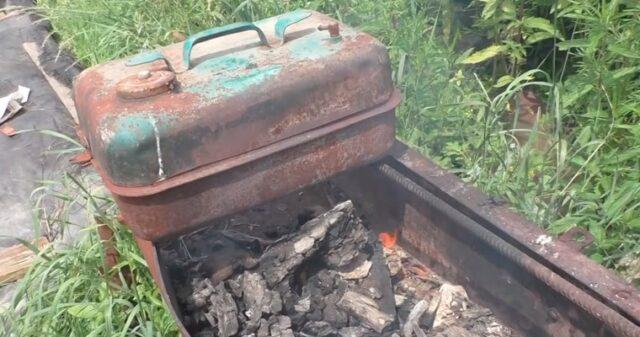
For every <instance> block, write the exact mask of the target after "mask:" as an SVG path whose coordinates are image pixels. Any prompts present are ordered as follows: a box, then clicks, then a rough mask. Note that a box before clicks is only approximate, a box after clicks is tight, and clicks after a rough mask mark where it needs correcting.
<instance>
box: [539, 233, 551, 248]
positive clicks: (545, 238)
mask: <svg viewBox="0 0 640 337" xmlns="http://www.w3.org/2000/svg"><path fill="white" fill-rule="evenodd" d="M552 241H553V238H551V237H550V236H549V235H540V236H538V237H537V238H536V241H535V243H536V244H538V245H540V246H546V245H548V244H550V243H551V242H552Z"/></svg>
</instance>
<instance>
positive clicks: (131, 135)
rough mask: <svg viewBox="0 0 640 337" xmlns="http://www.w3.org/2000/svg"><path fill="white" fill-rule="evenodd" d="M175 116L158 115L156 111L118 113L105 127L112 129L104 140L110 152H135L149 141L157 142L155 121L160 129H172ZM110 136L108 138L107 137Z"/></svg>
mask: <svg viewBox="0 0 640 337" xmlns="http://www.w3.org/2000/svg"><path fill="white" fill-rule="evenodd" d="M175 119H176V117H175V116H168V115H158V114H154V113H135V114H121V115H118V116H117V117H116V118H115V120H113V121H112V122H107V123H105V125H104V126H103V128H105V129H107V130H111V131H110V132H109V134H108V137H107V136H103V141H104V142H105V143H106V145H107V152H109V153H116V152H117V153H128V152H129V151H131V152H132V153H135V152H136V150H139V149H140V148H141V147H142V146H143V145H145V144H148V143H149V142H151V143H155V139H156V135H155V130H154V123H155V124H156V125H157V127H158V130H160V131H162V130H168V129H170V124H171V122H172V121H173V120H175ZM105 138H108V139H105Z"/></svg>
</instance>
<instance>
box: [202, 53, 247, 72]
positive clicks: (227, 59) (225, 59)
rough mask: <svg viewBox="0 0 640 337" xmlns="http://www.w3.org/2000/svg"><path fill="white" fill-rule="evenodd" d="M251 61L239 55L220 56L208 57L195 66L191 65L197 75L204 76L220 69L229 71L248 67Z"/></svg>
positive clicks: (220, 70)
mask: <svg viewBox="0 0 640 337" xmlns="http://www.w3.org/2000/svg"><path fill="white" fill-rule="evenodd" d="M250 65H251V61H250V60H249V58H247V57H240V56H232V55H228V56H220V57H216V58H212V59H208V60H206V61H204V62H202V63H200V64H198V65H197V66H195V67H193V70H192V71H194V72H196V73H198V75H201V76H206V75H208V74H216V73H219V72H222V71H226V72H230V71H237V70H240V69H246V68H248V67H250Z"/></svg>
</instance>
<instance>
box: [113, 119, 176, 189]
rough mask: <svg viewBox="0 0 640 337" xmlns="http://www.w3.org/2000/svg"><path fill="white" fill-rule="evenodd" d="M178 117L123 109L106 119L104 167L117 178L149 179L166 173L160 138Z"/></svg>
mask: <svg viewBox="0 0 640 337" xmlns="http://www.w3.org/2000/svg"><path fill="white" fill-rule="evenodd" d="M176 120H177V118H176V117H174V116H170V115H167V114H165V113H150V112H147V113H145V112H139V113H133V114H127V113H122V114H119V115H117V116H114V118H113V119H109V120H106V121H104V122H103V124H102V127H101V137H102V141H103V142H104V145H105V146H104V148H105V153H104V154H105V156H106V158H105V160H106V162H107V163H109V165H107V167H105V169H106V170H107V171H108V172H109V174H110V175H111V176H112V177H113V179H115V181H126V182H128V183H130V182H131V183H138V182H144V183H150V182H153V181H156V180H158V179H162V178H164V177H165V170H164V168H163V159H162V148H163V147H164V146H163V145H162V141H161V139H163V134H165V135H166V132H168V131H169V130H171V129H172V128H173V124H174V122H175V121H176Z"/></svg>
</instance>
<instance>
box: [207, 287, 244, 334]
mask: <svg viewBox="0 0 640 337" xmlns="http://www.w3.org/2000/svg"><path fill="white" fill-rule="evenodd" d="M210 301H211V306H210V308H211V309H210V311H209V313H210V314H211V315H212V316H213V317H215V318H216V320H217V325H218V334H219V335H220V337H229V336H233V335H235V334H236V333H237V332H238V328H239V325H238V318H237V317H238V307H237V306H236V302H235V301H234V299H233V296H231V294H230V293H229V292H227V290H226V289H225V287H224V284H223V283H220V284H218V285H217V286H216V287H215V292H214V293H213V295H211V297H210Z"/></svg>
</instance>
